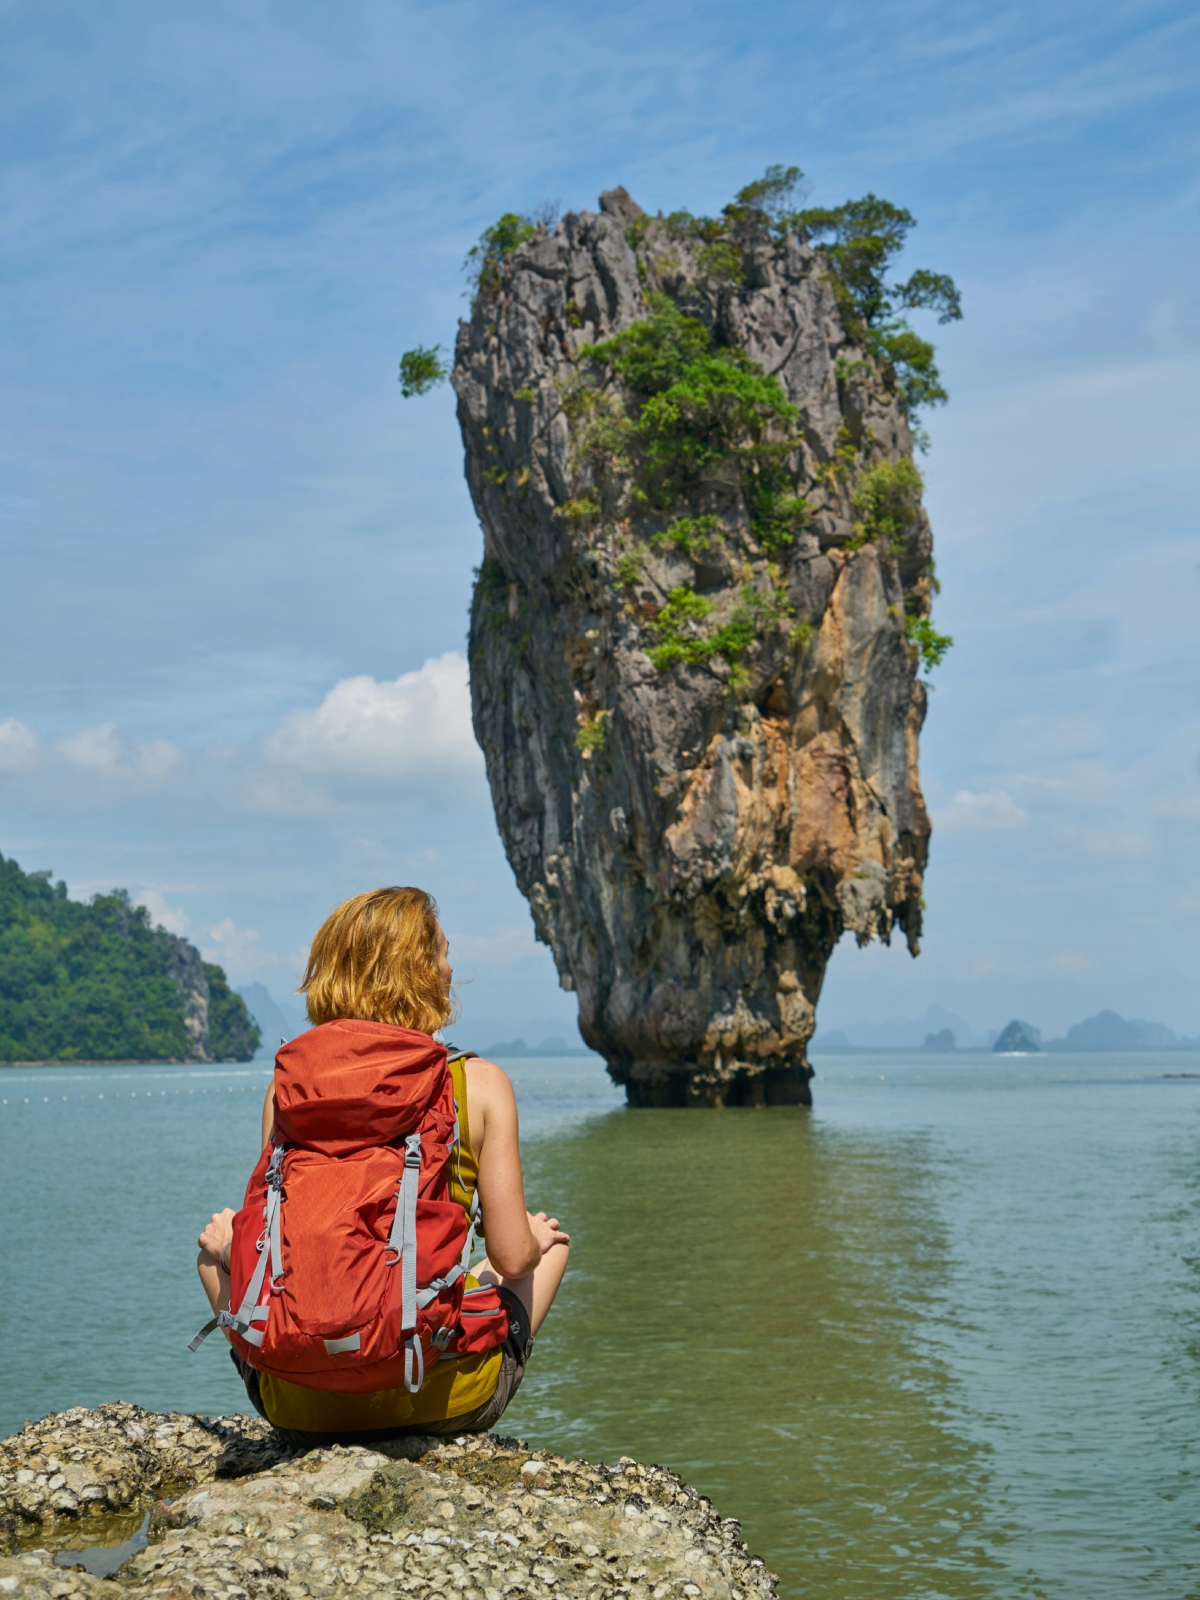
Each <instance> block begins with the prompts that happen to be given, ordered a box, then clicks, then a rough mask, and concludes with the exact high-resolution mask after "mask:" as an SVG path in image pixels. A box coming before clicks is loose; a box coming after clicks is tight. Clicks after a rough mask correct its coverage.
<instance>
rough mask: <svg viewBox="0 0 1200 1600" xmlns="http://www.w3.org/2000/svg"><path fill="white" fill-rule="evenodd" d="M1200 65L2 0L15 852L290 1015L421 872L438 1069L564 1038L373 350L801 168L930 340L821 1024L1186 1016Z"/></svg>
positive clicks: (1123, 49) (467, 17)
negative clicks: (874, 861) (879, 228)
mask: <svg viewBox="0 0 1200 1600" xmlns="http://www.w3.org/2000/svg"><path fill="white" fill-rule="evenodd" d="M1198 44H1200V16H1197V14H1196V12H1195V10H1194V8H1191V7H1187V6H1184V5H1182V4H1159V3H1154V0H1145V3H1141V4H1138V5H1121V4H1112V5H1109V6H1107V7H1103V8H1100V7H1096V6H1094V5H1088V6H1084V5H1083V4H1079V3H1057V4H1056V3H1053V0H1051V3H1043V4H1039V5H1033V4H1029V3H1020V4H1010V5H1004V4H999V5H989V6H984V5H979V4H967V3H964V4H950V3H945V0H938V3H929V4H919V3H913V4H900V5H894V4H893V5H884V4H878V3H868V4H859V5H856V6H849V5H836V4H825V5H822V6H820V7H818V6H814V5H791V6H779V5H770V4H766V5H759V6H755V7H753V8H751V7H746V6H740V5H734V4H728V3H722V4H699V5H697V4H695V3H688V4H686V5H685V4H682V3H670V4H661V3H660V4H654V3H642V4H639V5H636V6H633V5H623V4H616V5H609V6H606V7H603V8H601V7H582V6H571V5H566V6H563V5H557V6H554V7H550V6H538V5H528V4H521V3H509V4H506V5H503V6H501V5H497V4H489V3H472V4H405V3H391V4H384V3H381V0H357V3H356V0H342V3H341V4H339V5H338V6H336V7H335V6H331V5H321V6H317V5H313V4H306V3H304V0H291V3H290V4H288V5H286V6H284V5H282V4H266V3H259V4H255V5H250V4H228V3H226V4H222V3H213V4H210V5H208V6H206V7H204V8H203V9H202V11H198V10H197V9H196V8H184V7H181V6H174V5H167V6H162V5H156V6H152V5H150V4H129V3H122V0H113V3H111V4H109V5H107V6H105V7H103V8H100V9H97V8H96V7H94V6H90V5H84V4H82V3H59V0H43V3H42V4H40V5H38V6H37V7H19V6H14V5H9V6H5V7H3V8H0V143H2V147H3V149H4V151H5V153H6V159H5V163H4V167H3V172H2V174H0V183H2V185H3V192H2V195H0V318H2V319H3V335H2V338H0V551H2V554H0V559H2V563H3V567H2V570H3V572H4V576H5V583H4V590H3V596H4V608H3V614H4V627H3V629H2V630H0V851H2V852H3V853H4V854H5V855H8V856H15V857H16V858H17V860H18V861H20V862H21V864H22V865H23V866H25V867H27V868H31V869H32V868H41V867H50V868H52V869H53V870H54V872H55V874H56V875H58V876H63V877H65V878H66V879H67V881H68V883H69V884H70V886H71V890H72V892H73V893H76V894H87V893H90V892H93V891H94V890H96V889H101V888H108V887H110V886H112V885H114V884H125V885H127V886H128V887H129V888H130V890H131V892H132V893H133V894H134V895H135V897H139V898H142V899H144V900H145V901H146V903H147V904H149V905H150V906H151V907H152V909H153V910H154V911H155V914H156V915H158V916H159V917H160V918H162V919H163V920H165V921H166V923H167V925H169V926H171V927H173V928H176V929H178V930H180V931H186V932H187V933H188V934H189V936H190V937H192V938H194V939H195V940H196V941H197V942H198V943H199V944H201V946H202V947H203V948H204V949H205V950H206V951H210V952H213V953H215V956H216V959H219V960H221V961H222V962H223V963H224V964H225V965H226V967H227V969H228V970H229V972H230V974H231V976H232V977H233V979H234V981H235V982H250V981H255V980H260V981H262V982H264V983H265V984H266V985H267V986H268V988H270V989H271V990H272V991H273V992H275V993H276V994H279V995H282V994H283V993H284V992H286V990H287V989H288V988H289V987H290V986H291V984H292V983H293V982H294V981H295V973H296V967H297V964H298V962H299V961H300V959H301V957H302V955H303V952H304V949H305V947H306V944H307V940H308V938H309V936H310V935H311V932H312V930H313V928H314V927H315V926H316V924H317V923H318V922H319V921H320V919H321V917H322V916H323V915H324V914H325V912H326V911H327V910H328V909H329V908H330V907H331V906H332V905H333V904H334V903H336V901H337V900H338V899H340V898H342V897H343V896H344V895H346V894H348V893H352V892H354V891H356V890H358V889H361V888H364V887H368V886H370V885H373V884H375V883H379V882H396V881H400V882H404V881H417V882H421V883H424V884H426V885H427V886H428V887H430V888H431V889H432V890H433V891H434V892H435V893H436V895H437V896H438V898H439V901H440V902H441V904H442V907H443V912H444V921H445V924H446V926H447V929H448V931H449V933H450V934H451V937H452V940H453V942H454V949H455V957H456V964H457V967H458V971H459V975H460V976H461V977H464V978H467V979H469V980H470V981H469V983H468V984H467V986H466V987H465V989H464V991H463V1001H464V1010H465V1015H466V1022H465V1026H464V1028H463V1029H462V1030H460V1032H461V1034H462V1038H463V1042H468V1043H469V1042H472V1041H471V1040H470V1039H469V1038H468V1037H467V1035H468V1034H470V1033H472V1031H473V1030H474V1029H482V1030H484V1031H486V1032H488V1033H489V1036H490V1034H491V1033H492V1031H493V1030H494V1029H501V1030H506V1029H510V1028H517V1027H526V1026H531V1025H532V1024H534V1023H536V1024H537V1025H538V1026H541V1025H542V1024H545V1028H546V1031H560V1030H561V1029H562V1028H563V1026H564V1025H566V1024H569V1022H570V1019H571V1017H572V1015H573V1000H572V997H570V996H568V995H565V994H562V993H561V992H560V991H559V990H558V988H557V985H556V982H555V979H554V975H553V969H552V964H551V962H550V960H549V957H548V954H547V953H546V952H545V951H544V950H543V949H541V947H538V946H536V945H535V944H534V942H533V939H532V930H531V925H530V920H529V917H528V913H527V911H526V909H525V906H524V902H523V901H522V900H521V899H520V897H519V896H518V895H517V893H516V890H515V888H514V887H513V884H512V880H511V875H510V873H509V870H508V867H507V865H506V863H505V861H504V857H503V852H502V850H501V848H500V845H499V842H498V839H497V837H496V832H495V827H494V824H493V822H492V818H491V811H490V806H489V803H488V798H487V792H486V785H485V784H484V782H483V780H482V769H481V762H480V759H479V757H478V754H477V752H475V751H474V748H473V745H472V743H471V740H470V733H469V726H468V725H467V722H466V721H465V719H464V709H463V707H464V702H463V691H462V682H463V676H462V667H461V663H460V660H459V658H460V657H461V652H462V649H463V643H464V635H465V628H466V608H467V602H468V596H469V589H470V582H471V569H472V567H473V566H474V564H475V563H476V562H477V561H478V559H479V553H480V534H479V530H478V527H477V524H476V522H475V519H474V516H473V514H472V511H471V506H470V502H469V499H468V497H467V494H466V490H465V486H464V484H463V480H462V465H461V447H460V443H459V439H458V433H457V427H456V424H455V421H454V415H453V406H452V400H451V397H450V395H449V394H448V392H447V391H445V390H443V391H441V392H439V393H438V394H436V395H434V396H432V397H430V398H428V399H426V400H424V401H421V402H404V401H402V400H401V398H400V394H399V388H398V385H397V383H396V366H397V360H398V357H399V354H400V351H401V350H403V349H404V348H406V347H407V346H409V345H411V344H413V343H416V342H418V341H422V342H432V341H434V340H437V339H441V340H442V341H444V342H445V341H449V340H450V339H451V338H452V336H453V331H454V326H455V319H456V317H457V316H459V315H460V314H461V313H462V311H463V309H464V302H463V299H462V277H461V271H460V264H461V260H462V257H463V255H464V253H465V252H466V250H467V249H468V247H469V246H470V244H471V243H472V242H473V240H474V239H475V238H476V237H477V235H478V233H479V232H480V230H481V229H482V228H483V227H484V226H485V225H486V224H487V223H489V222H490V221H492V220H494V218H495V217H496V216H497V215H498V214H499V213H500V212H501V211H503V210H508V209H517V210H520V209H523V208H527V207H530V206H534V205H536V204H538V203H539V202H541V201H543V200H557V201H560V202H561V203H562V205H563V207H564V209H571V208H574V209H579V208H582V207H584V206H591V207H594V206H595V204H596V196H597V194H598V193H599V191H600V189H601V188H605V187H609V186H611V185H613V184H615V183H624V184H625V185H626V187H627V188H628V189H629V190H630V191H631V193H632V194H633V195H634V196H635V198H637V199H638V200H639V201H640V202H641V204H642V205H643V206H646V207H647V208H648V209H657V208H658V207H660V206H661V207H663V208H665V209H673V208H675V207H678V206H680V205H686V206H688V207H689V208H690V209H692V210H695V211H701V210H713V209H716V208H718V207H719V206H720V205H721V204H722V203H723V202H724V201H725V200H726V199H727V198H728V197H729V196H730V195H731V194H732V193H733V191H734V190H735V189H736V188H738V187H739V186H740V185H741V184H742V183H744V182H746V181H747V180H748V179H749V178H751V177H753V176H755V175H757V174H758V173H760V172H761V171H762V169H763V168H764V167H765V166H766V165H767V163H769V162H772V161H784V162H797V163H799V164H800V165H801V166H802V167H804V169H805V170H806V172H807V173H808V174H809V177H810V181H811V182H812V184H813V200H814V202H815V203H826V202H828V203H837V202H839V201H841V200H843V199H845V198H847V197H849V196H852V195H859V194H862V193H865V192H866V191H868V190H874V191H875V192H877V193H880V194H883V195H885V196H887V197H888V198H889V199H891V200H893V201H895V202H896V203H898V204H902V205H905V206H907V207H909V208H910V209H911V210H912V211H914V212H915V213H916V215H917V217H918V218H919V219H920V227H919V229H918V230H917V232H916V233H915V235H914V236H913V240H912V242H911V244H910V248H909V252H908V256H907V258H906V259H907V262H908V264H909V265H912V266H928V267H930V268H933V269H935V270H939V271H949V272H951V273H952V274H953V275H954V276H955V278H956V279H957V281H958V283H959V285H960V287H961V289H962V292H963V299H964V307H965V311H966V317H965V320H964V321H963V322H962V323H961V324H959V325H957V326H955V327H952V328H949V329H945V330H939V332H938V335H937V337H938V340H939V347H940V350H941V353H942V366H943V371H944V373H945V375H946V378H947V381H948V384H949V387H950V389H951V393H952V399H951V403H950V405H949V406H948V407H946V408H945V409H944V410H942V411H940V412H937V413H935V414H934V415H933V416H932V417H931V418H930V419H929V420H930V431H931V434H932V440H933V443H932V449H931V452H930V454H929V456H928V458H927V460H926V461H925V462H924V463H923V466H924V469H925V471H926V475H927V481H928V504H929V507H930V512H931V515H932V517H933V522H934V530H935V536H936V539H937V558H938V570H939V574H940V577H941V580H942V583H943V594H942V596H941V600H940V602H939V605H938V610H937V616H936V620H937V622H938V625H939V626H940V627H942V628H944V629H946V630H947V631H949V632H950V633H952V634H953V635H954V636H955V639H956V646H955V649H954V650H953V652H952V653H951V655H950V656H949V658H948V659H947V661H946V663H945V664H944V665H943V666H942V667H941V668H939V669H938V671H937V673H936V675H935V682H936V685H937V688H936V693H935V694H934V695H933V697H932V705H931V712H930V717H929V721H928V723H927V725H926V732H925V737H924V742H923V759H922V770H923V776H924V781H925V784H926V789H927V794H928V797H929V800H930V803H931V806H932V808H933V811H934V815H935V821H936V822H937V831H936V834H935V837H934V841H933V851H932V865H931V870H930V873H929V877H928V882H927V894H926V898H927V902H928V908H929V909H928V934H927V938H926V943H925V950H924V953H923V954H922V956H921V957H920V959H919V960H918V961H916V962H913V961H912V960H911V959H910V958H909V957H908V956H907V954H906V953H905V952H903V951H902V950H900V949H894V950H884V949H881V948H878V947H874V948H872V949H870V950H868V951H858V950H856V949H854V948H853V947H845V948H842V949H839V951H838V952H837V954H836V955H835V958H834V961H833V964H832V966H831V969H830V974H829V978H828V981H827V985H826V993H825V997H824V1000H823V1002H822V1005H821V1008H820V1020H821V1023H822V1025H823V1026H826V1027H833V1026H840V1025H844V1024H846V1023H848V1022H850V1023H853V1022H854V1021H856V1020H859V1021H864V1022H866V1021H878V1020H881V1019H884V1018H887V1017H890V1016H916V1015H919V1014H920V1013H922V1012H923V1011H924V1010H925V1008H926V1007H927V1006H929V1005H930V1004H941V1005H944V1006H947V1007H949V1008H950V1009H952V1010H955V1011H957V1012H960V1013H961V1014H962V1015H963V1016H965V1017H966V1018H967V1019H968V1020H969V1022H970V1023H971V1025H972V1026H973V1027H974V1028H976V1029H978V1030H980V1031H982V1030H984V1029H986V1028H988V1027H996V1026H999V1025H1001V1024H1002V1023H1003V1022H1004V1021H1006V1020H1007V1019H1008V1018H1009V1017H1010V1016H1012V1015H1014V1014H1017V1015H1021V1016H1023V1017H1026V1018H1028V1019H1029V1020H1031V1021H1033V1022H1034V1023H1036V1024H1037V1025H1039V1026H1041V1027H1042V1028H1043V1029H1044V1030H1046V1031H1049V1032H1059V1031H1061V1030H1062V1029H1063V1028H1064V1027H1065V1026H1067V1025H1068V1024H1069V1023H1071V1022H1074V1021H1076V1020H1078V1019H1079V1018H1080V1017H1082V1016H1084V1015H1086V1014H1088V1013H1089V1012H1092V1011H1095V1010H1097V1009H1099V1008H1100V1007H1101V1006H1103V1005H1111V1006H1113V1007H1114V1008H1115V1009H1117V1010H1119V1011H1122V1012H1124V1013H1125V1014H1127V1015H1130V1014H1132V1015H1143V1016H1149V1017H1154V1018H1159V1019H1161V1020H1163V1021H1166V1022H1168V1023H1169V1024H1170V1025H1172V1026H1174V1027H1176V1028H1177V1029H1180V1030H1181V1031H1185V1032H1188V1033H1196V1032H1200V985H1197V984H1196V982H1195V979H1194V976H1193V974H1194V970H1195V966H1196V954H1197V938H1198V935H1200V853H1198V851H1197V845H1198V844H1200V704H1198V701H1197V694H1196V684H1197V671H1196V664H1197V662H1196V657H1197V649H1196V640H1197V628H1196V621H1195V619H1196V616H1197V606H1198V602H1200V531H1198V529H1197V513H1196V507H1197V506H1198V505H1200V467H1198V464H1197V448H1196V440H1197V436H1198V427H1197V424H1198V423H1200V316H1198V297H1197V287H1196V283H1197V275H1196V268H1195V262H1196V260H1197V255H1198V250H1197V246H1198V243H1200V239H1198V234H1200V227H1198V219H1197V210H1198V198H1200V176H1198V171H1200V169H1198V163H1197V153H1198V143H1200V141H1198V136H1197V135H1198V120H1200V119H1198V118H1197V112H1196V108H1197V106H1198V105H1200V82H1198V79H1200V71H1198V64H1200V49H1198ZM551 1025H553V1027H552V1026H551ZM474 1042H476V1043H479V1042H488V1041H486V1040H484V1041H481V1040H479V1039H478V1038H476V1039H475V1041H474Z"/></svg>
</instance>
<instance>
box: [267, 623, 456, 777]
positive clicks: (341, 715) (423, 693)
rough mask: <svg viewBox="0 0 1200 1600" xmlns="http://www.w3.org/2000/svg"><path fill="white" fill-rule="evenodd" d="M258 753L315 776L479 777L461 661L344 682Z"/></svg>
mask: <svg viewBox="0 0 1200 1600" xmlns="http://www.w3.org/2000/svg"><path fill="white" fill-rule="evenodd" d="M265 750H266V755H267V759H268V760H269V761H271V762H274V763H275V764H276V765H277V766H285V767H292V768H294V769H296V770H297V771H300V772H305V773H309V774H311V775H313V776H321V777H333V776H344V777H358V778H387V779H393V780H397V779H399V780H404V779H409V778H415V777H423V776H425V775H427V774H433V773H452V772H479V771H481V770H482V766H483V757H482V755H481V753H480V751H479V747H478V746H477V745H476V743H475V737H474V734H473V733H472V732H471V701H470V694H469V691H468V688H467V661H466V657H465V656H463V655H460V654H459V653H458V652H457V651H450V652H448V653H447V654H446V655H443V656H436V657H433V658H431V659H430V660H428V661H426V662H425V664H424V665H423V666H422V667H420V668H419V669H418V670H417V671H416V672H405V673H402V674H401V676H400V677H398V678H396V679H394V680H392V681H390V682H382V683H381V682H380V681H379V680H378V679H376V678H369V677H366V676H363V677H357V678H343V679H342V680H341V682H340V683H336V684H335V685H334V686H333V688H332V689H331V690H330V691H329V693H328V694H327V695H326V696H325V698H324V700H323V701H322V702H321V704H320V705H319V706H317V707H315V708H314V709H312V710H297V711H292V712H289V713H288V715H287V716H286V717H285V718H284V719H283V721H282V722H281V723H280V725H279V727H278V728H277V729H276V731H275V732H274V733H273V734H272V735H271V736H270V738H269V739H268V740H267V742H266V746H265Z"/></svg>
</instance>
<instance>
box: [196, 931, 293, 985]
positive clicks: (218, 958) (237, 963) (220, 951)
mask: <svg viewBox="0 0 1200 1600" xmlns="http://www.w3.org/2000/svg"><path fill="white" fill-rule="evenodd" d="M208 937H209V940H210V943H209V944H208V945H206V946H205V948H204V949H203V950H201V952H200V953H201V955H202V956H203V957H204V959H205V961H215V962H216V963H217V965H218V966H220V967H223V968H224V970H225V975H226V977H228V978H229V980H230V982H231V983H244V982H246V980H247V979H248V978H251V977H253V976H254V974H255V973H258V972H261V971H262V970H263V969H264V968H265V967H277V966H279V964H280V962H279V957H278V956H277V955H275V954H273V953H272V952H271V951H269V950H260V949H259V947H258V929H257V928H239V927H238V925H237V923H236V922H235V921H234V920H233V918H232V917H225V918H223V919H222V920H221V921H220V922H218V923H216V924H215V925H214V926H213V927H211V928H210V929H209V930H208Z"/></svg>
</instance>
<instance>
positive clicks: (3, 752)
mask: <svg viewBox="0 0 1200 1600" xmlns="http://www.w3.org/2000/svg"><path fill="white" fill-rule="evenodd" d="M39 751H40V741H39V740H38V736H37V734H36V733H35V732H34V731H33V729H32V728H27V727H26V726H25V724H24V723H23V722H18V721H17V719H16V717H8V718H6V719H5V721H3V722H0V772H28V771H29V769H30V768H31V767H36V766H37V764H38V755H39Z"/></svg>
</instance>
